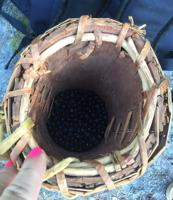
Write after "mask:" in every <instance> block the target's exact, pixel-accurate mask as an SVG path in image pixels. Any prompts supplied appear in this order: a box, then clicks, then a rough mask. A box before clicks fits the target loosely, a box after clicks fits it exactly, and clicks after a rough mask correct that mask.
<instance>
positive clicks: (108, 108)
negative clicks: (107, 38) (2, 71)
mask: <svg viewBox="0 0 173 200" xmlns="http://www.w3.org/2000/svg"><path fill="white" fill-rule="evenodd" d="M87 45H88V43H81V44H80V45H76V46H75V47H74V48H73V49H72V48H63V49H61V50H60V51H58V52H56V53H55V54H54V55H52V56H51V57H49V59H48V60H47V68H48V69H49V70H50V71H51V73H49V74H47V75H46V76H44V77H43V78H42V79H40V80H39V81H38V82H37V87H38V88H39V90H38V91H39V92H38V94H37V99H36V101H35V103H34V104H33V106H32V109H31V116H32V118H33V119H34V120H35V121H36V123H35V124H37V126H36V127H35V128H36V131H35V134H34V137H35V139H36V141H37V142H38V144H39V145H40V146H42V147H43V148H44V149H45V151H46V152H47V153H48V155H52V156H54V157H56V158H57V159H60V158H65V157H68V156H76V157H79V158H80V159H91V158H98V157H100V156H102V155H103V154H107V153H110V152H112V151H115V150H120V149H122V148H124V147H126V146H127V145H129V144H130V143H131V142H132V140H133V139H134V137H135V136H136V129H135V127H136V122H137V118H138V113H139V105H140V103H141V102H142V83H141V79H140V77H139V75H138V72H137V67H136V66H135V64H134V63H133V62H132V60H131V58H130V57H129V56H128V55H127V53H126V52H125V51H124V50H121V52H120V51H118V50H117V49H116V47H115V45H113V44H110V43H106V42H104V43H103V44H102V46H101V47H99V48H98V47H96V48H95V50H94V52H93V53H92V54H91V55H90V56H89V57H88V58H86V59H84V60H81V59H80V57H79V52H80V50H81V47H83V49H85V48H87ZM77 91H78V92H77ZM75 92H76V96H75ZM79 94H80V95H79ZM87 95H88V96H89V97H90V99H91V102H90V101H89V97H88V96H87ZM81 98H82V99H83V101H84V104H80V101H81ZM65 101H66V103H64V102H65ZM71 101H72V102H74V104H73V103H71ZM92 103H93V104H94V105H92ZM79 104H80V105H79ZM57 105H58V106H57ZM64 105H65V106H67V107H68V108H66V109H65V110H66V111H67V113H66V114H64V112H65V111H64V110H63V109H62V107H63V106H64ZM75 105H77V106H76V108H74V107H75ZM82 105H83V106H82ZM84 105H85V106H84ZM95 106H96V107H98V110H97V111H96V109H94V108H95ZM84 107H85V108H84ZM81 108H82V109H83V111H82V112H83V115H82V119H83V116H86V115H87V117H88V118H86V119H85V120H81V119H80V116H78V115H76V120H77V123H76V126H74V120H73V115H72V116H71V119H70V114H69V113H70V109H72V110H74V109H76V111H79V110H80V109H81ZM129 113H130V115H129ZM63 114H64V115H63ZM62 116H65V117H64V119H63V120H64V121H65V123H64V124H65V125H64V128H62V127H61V131H60V126H61V125H62V121H63V120H62V118H63V117H62ZM99 120H100V121H99ZM67 121H68V123H67ZM88 121H90V125H89V123H88V124H87V122H88ZM72 122H73V123H72ZM70 123H71V124H72V129H73V130H72V132H71V136H70V135H68V136H66V138H65V139H63V137H64V135H65V134H66V131H65V130H64V129H66V128H67V126H68V128H69V126H70V125H69V124H70ZM79 124H80V126H79ZM86 124H87V125H86ZM101 124H102V125H101ZM85 125H86V126H88V127H85ZM74 127H76V128H75V129H76V131H78V132H79V134H78V137H80V138H78V140H77V141H75V139H74V138H75V137H76V136H74V134H75V131H74ZM81 128H83V129H84V130H83V132H81V131H79V129H81ZM86 128H89V130H90V131H88V132H87V131H86ZM60 132H61V133H60ZM68 134H69V133H68ZM86 134H88V136H87V137H88V143H89V144H88V148H83V149H81V148H79V146H83V145H84V144H86V143H87V137H86ZM59 137H60V139H59V142H57V140H56V138H59ZM67 138H69V139H68V141H69V145H67V144H65V145H64V146H63V144H62V143H63V142H64V141H65V140H66V139H67ZM94 138H95V140H96V142H95V143H94V142H93V143H92V141H93V140H94ZM60 141H62V142H60ZM70 143H73V145H72V146H73V148H72V146H70V145H71V144H70ZM91 143H92V144H91ZM74 144H75V145H74ZM82 144H83V145H82ZM75 146H77V147H78V148H76V149H74V147H75Z"/></svg>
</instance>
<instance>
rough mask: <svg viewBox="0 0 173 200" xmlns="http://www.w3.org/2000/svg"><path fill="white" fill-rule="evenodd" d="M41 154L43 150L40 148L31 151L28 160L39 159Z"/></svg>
mask: <svg viewBox="0 0 173 200" xmlns="http://www.w3.org/2000/svg"><path fill="white" fill-rule="evenodd" d="M42 153H43V150H42V149H41V148H40V147H36V148H34V149H32V151H31V152H30V153H29V154H28V156H27V157H28V158H36V157H39V156H40V155H41V154H42Z"/></svg>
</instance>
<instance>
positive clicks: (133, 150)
mask: <svg viewBox="0 0 173 200" xmlns="http://www.w3.org/2000/svg"><path fill="white" fill-rule="evenodd" d="M143 33H144V31H143V30H142V29H140V27H137V26H135V25H134V24H133V23H125V24H122V23H120V22H117V21H115V20H112V19H102V18H100V19H97V18H90V17H88V16H82V17H81V18H80V19H69V20H67V21H65V22H63V23H61V24H59V25H58V26H56V27H53V28H52V29H50V30H48V31H47V32H45V33H44V34H43V35H41V36H39V37H38V38H36V39H35V40H34V41H33V42H32V43H31V45H30V46H28V47H27V48H26V49H25V51H24V52H23V53H22V54H21V58H20V59H19V61H18V63H17V64H16V67H15V69H14V72H13V74H12V77H11V79H10V82H9V85H8V88H7V92H6V95H5V97H4V101H3V107H4V113H3V114H2V115H0V116H1V120H0V126H1V124H2V126H1V127H3V123H4V120H3V119H5V123H6V130H7V133H8V134H4V130H3V128H1V127H0V128H1V135H0V142H1V143H0V155H2V156H3V155H4V154H6V155H7V154H8V156H10V158H11V159H12V160H13V161H14V162H15V163H16V165H17V167H18V168H20V167H21V165H22V163H23V161H24V159H25V157H26V155H27V153H28V152H29V151H30V150H31V149H32V148H34V147H35V146H37V145H38V143H39V142H38V141H37V137H35V134H36V133H35V129H33V127H34V126H37V120H38V119H37V117H36V116H35V115H36V114H37V113H36V112H34V110H35V109H37V108H36V105H37V106H38V107H39V106H40V111H42V112H43V113H48V112H49V110H50V106H51V98H50V97H51V95H52V93H53V91H52V90H51V87H50V85H49V82H47V84H46V85H44V84H40V82H44V80H46V79H47V77H49V75H50V74H51V73H52V71H51V68H50V67H49V64H48V60H49V59H50V58H53V55H54V54H56V55H58V52H60V51H61V49H63V48H66V49H67V52H75V53H76V55H77V56H78V57H79V59H81V61H82V60H86V59H88V58H89V57H90V56H92V55H93V54H94V53H95V51H96V50H97V49H98V48H102V47H104V45H105V43H108V44H111V45H114V46H115V49H116V51H117V52H118V54H119V57H120V58H124V57H129V58H130V60H131V62H133V65H134V68H135V70H136V71H137V72H138V73H137V75H138V76H139V77H140V80H141V82H140V84H141V88H142V91H141V97H142V99H141V101H140V103H139V105H137V106H136V107H137V112H136V113H134V112H133V110H129V111H128V112H127V113H126V115H125V116H124V118H123V119H121V120H122V121H121V120H120V121H117V118H116V117H115V116H114V117H112V118H111V120H110V122H109V124H108V127H107V129H106V132H105V141H106V140H108V138H109V137H110V135H112V129H114V131H113V132H114V137H115V139H116V141H118V143H117V146H118V148H117V149H116V150H114V151H111V152H108V153H106V154H104V155H100V156H98V157H95V158H94V159H87V160H82V159H81V160H80V159H78V158H75V157H69V158H65V159H63V160H59V159H57V158H55V157H54V156H48V168H47V172H46V174H45V178H44V183H43V187H45V188H47V189H49V190H52V191H58V192H61V193H62V194H64V195H65V196H67V197H68V198H75V197H77V196H81V195H82V196H85V195H90V194H93V193H96V192H99V191H103V190H105V189H113V188H114V187H117V186H121V185H124V184H128V183H130V182H132V181H133V180H135V179H136V178H138V177H140V176H141V175H143V173H144V172H145V171H146V169H147V167H148V165H149V164H150V163H151V162H152V161H153V159H154V158H155V157H156V156H157V155H159V154H160V153H161V151H162V150H163V148H164V147H165V145H166V139H167V133H168V129H169V125H170V118H171V93H170V88H169V85H168V81H167V79H166V77H165V75H164V74H163V71H162V69H161V66H160V64H159V62H158V60H157V58H156V55H155V53H154V52H153V50H152V48H151V46H150V43H149V41H148V40H146V39H145V38H144V34H143ZM81 42H87V44H88V45H87V47H85V48H80V49H81V50H80V51H79V48H77V51H76V47H77V46H78V45H80V43H81ZM113 53H114V52H112V54H113ZM119 67H120V68H121V66H119ZM127 67H128V66H127ZM130 67H131V66H129V68H130ZM124 84H128V83H124ZM129 84H130V83H129ZM43 85H44V87H43ZM38 94H41V95H40V96H39V95H38ZM132 95H133V94H132ZM37 111H38V110H37ZM134 114H135V115H136V117H135V120H134V123H133V128H132V129H129V124H130V121H131V120H132V116H134ZM29 117H31V118H29ZM1 122H3V123H1ZM122 125H123V126H122ZM132 133H133V134H132Z"/></svg>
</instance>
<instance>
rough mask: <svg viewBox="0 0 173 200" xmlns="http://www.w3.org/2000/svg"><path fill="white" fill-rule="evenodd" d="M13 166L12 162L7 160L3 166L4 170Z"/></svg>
mask: <svg viewBox="0 0 173 200" xmlns="http://www.w3.org/2000/svg"><path fill="white" fill-rule="evenodd" d="M13 165H14V164H13V161H12V160H8V161H7V162H6V163H5V165H4V168H8V167H12V166H13Z"/></svg>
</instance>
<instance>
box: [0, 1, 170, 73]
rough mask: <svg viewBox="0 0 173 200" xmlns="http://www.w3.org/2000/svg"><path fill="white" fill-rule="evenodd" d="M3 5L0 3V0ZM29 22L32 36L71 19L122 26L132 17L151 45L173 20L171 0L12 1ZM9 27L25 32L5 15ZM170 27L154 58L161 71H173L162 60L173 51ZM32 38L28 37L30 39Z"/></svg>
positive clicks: (161, 40) (158, 45)
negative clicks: (83, 17)
mask: <svg viewBox="0 0 173 200" xmlns="http://www.w3.org/2000/svg"><path fill="white" fill-rule="evenodd" d="M2 1H3V0H2ZM2 1H0V2H2ZM11 1H12V2H13V3H14V4H15V5H16V6H17V7H18V8H19V10H21V11H22V12H23V13H24V14H25V15H26V16H27V17H28V19H29V21H30V25H31V28H32V30H33V32H34V33H35V36H36V35H38V34H41V33H43V32H44V31H45V30H47V29H48V28H50V27H51V26H53V25H55V24H58V23H59V22H61V21H63V20H66V19H68V18H72V17H80V16H81V15H85V14H87V15H91V16H93V17H110V18H114V19H118V20H120V21H122V22H127V21H128V16H133V18H134V21H135V23H136V24H137V25H142V24H147V37H148V38H149V40H150V41H151V42H154V41H156V40H155V38H156V36H157V35H158V33H159V32H160V30H161V29H162V28H163V27H164V26H165V25H166V23H167V22H168V21H169V20H170V19H171V17H173V0H166V1H164V0H152V1H151V0H94V1H93V0H11ZM4 16H5V17H6V19H7V20H9V21H10V23H11V24H14V26H15V27H16V28H17V29H19V30H20V31H21V32H25V30H24V27H23V26H22V24H21V25H20V23H17V21H15V19H14V20H13V18H10V17H9V16H8V15H6V14H4ZM172 36H173V27H169V28H168V30H166V32H165V33H164V34H162V36H161V38H160V39H159V41H158V44H157V55H158V56H159V59H160V62H161V64H162V67H163V69H166V70H173V65H172V64H171V62H170V60H171V58H169V62H168V61H166V58H164V57H163V55H165V54H166V53H167V51H171V50H173V42H171V41H172ZM30 38H31V37H30Z"/></svg>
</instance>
